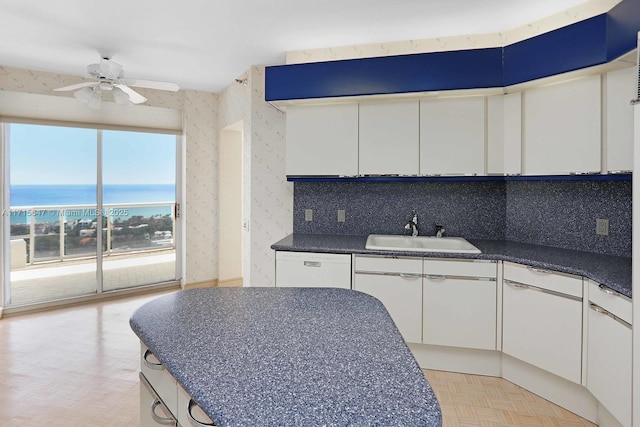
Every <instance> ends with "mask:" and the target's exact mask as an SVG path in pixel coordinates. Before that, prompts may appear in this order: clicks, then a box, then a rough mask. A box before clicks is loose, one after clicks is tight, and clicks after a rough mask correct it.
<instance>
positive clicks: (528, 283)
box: [502, 263, 582, 384]
mask: <svg viewBox="0 0 640 427" xmlns="http://www.w3.org/2000/svg"><path fill="white" fill-rule="evenodd" d="M515 278H517V279H518V280H515ZM503 282H504V288H503V312H502V319H503V337H502V351H503V352H504V353H506V354H508V355H510V356H513V357H515V358H517V359H520V360H522V361H524V362H527V363H529V364H531V365H533V366H536V367H538V368H541V369H544V370H546V371H548V372H551V373H552V374H555V375H557V376H559V377H562V378H565V379H567V380H569V381H572V382H574V383H576V384H580V383H581V380H582V279H581V278H578V277H572V276H569V275H564V274H560V273H551V272H546V271H541V270H535V269H527V268H526V267H524V266H518V265H514V264H509V263H505V264H504V281H503Z"/></svg>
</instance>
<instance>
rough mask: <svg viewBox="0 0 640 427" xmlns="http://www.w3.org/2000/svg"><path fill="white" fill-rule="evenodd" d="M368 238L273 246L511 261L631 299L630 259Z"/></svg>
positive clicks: (302, 238)
mask: <svg viewBox="0 0 640 427" xmlns="http://www.w3.org/2000/svg"><path fill="white" fill-rule="evenodd" d="M366 241H367V236H353V235H330V234H300V233H294V234H290V235H289V236H287V237H285V238H284V239H282V240H280V241H279V242H277V243H275V244H273V245H272V246H271V248H272V249H275V250H279V251H301V252H327V253H356V254H371V255H391V256H419V257H435V258H459V259H460V258H466V259H469V258H470V259H489V260H501V261H511V262H516V263H519V264H525V265H530V266H532V267H538V268H544V269H547V270H553V271H558V272H563V273H569V274H576V275H579V276H585V277H587V278H589V279H592V280H594V281H596V282H598V283H601V284H603V285H605V286H607V287H609V288H611V289H613V290H614V291H616V292H619V293H620V294H622V295H625V296H627V297H629V298H631V283H632V282H631V258H627V257H621V256H613V255H601V254H596V253H592V252H584V251H574V250H570V249H560V248H553V247H549V246H540V245H532V244H528V243H519V242H512V241H505V240H475V239H469V241H470V242H471V243H473V244H474V245H475V246H476V247H477V248H478V249H480V250H481V251H482V253H480V254H461V253H436V252H431V253H423V252H420V253H416V252H407V251H371V250H367V249H365V244H366Z"/></svg>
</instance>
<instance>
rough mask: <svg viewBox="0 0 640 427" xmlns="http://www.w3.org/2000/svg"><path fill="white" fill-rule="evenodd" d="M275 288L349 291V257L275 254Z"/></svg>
mask: <svg viewBox="0 0 640 427" xmlns="http://www.w3.org/2000/svg"><path fill="white" fill-rule="evenodd" d="M276 286H277V287H289V286H293V287H299V286H300V287H335V288H345V289H350V288H351V255H348V254H330V253H314V252H284V251H278V252H276Z"/></svg>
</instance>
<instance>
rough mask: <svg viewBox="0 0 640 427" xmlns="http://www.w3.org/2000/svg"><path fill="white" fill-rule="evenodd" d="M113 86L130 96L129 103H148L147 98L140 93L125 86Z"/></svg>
mask: <svg viewBox="0 0 640 427" xmlns="http://www.w3.org/2000/svg"><path fill="white" fill-rule="evenodd" d="M113 86H114V87H117V88H119V89H121V90H122V91H123V92H124V93H126V94H127V95H129V101H131V102H132V103H134V104H142V103H143V102H146V101H147V98H145V97H144V96H142V95H140V94H139V93H138V92H136V91H135V90H133V89H131V88H130V87H129V86H126V85H123V84H114V85H113Z"/></svg>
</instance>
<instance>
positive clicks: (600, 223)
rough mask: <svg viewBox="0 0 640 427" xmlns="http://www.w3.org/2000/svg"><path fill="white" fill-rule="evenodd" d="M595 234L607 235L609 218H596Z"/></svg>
mask: <svg viewBox="0 0 640 427" xmlns="http://www.w3.org/2000/svg"><path fill="white" fill-rule="evenodd" d="M596 234H597V235H599V236H608V235H609V220H608V219H600V218H598V219H596Z"/></svg>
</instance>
